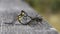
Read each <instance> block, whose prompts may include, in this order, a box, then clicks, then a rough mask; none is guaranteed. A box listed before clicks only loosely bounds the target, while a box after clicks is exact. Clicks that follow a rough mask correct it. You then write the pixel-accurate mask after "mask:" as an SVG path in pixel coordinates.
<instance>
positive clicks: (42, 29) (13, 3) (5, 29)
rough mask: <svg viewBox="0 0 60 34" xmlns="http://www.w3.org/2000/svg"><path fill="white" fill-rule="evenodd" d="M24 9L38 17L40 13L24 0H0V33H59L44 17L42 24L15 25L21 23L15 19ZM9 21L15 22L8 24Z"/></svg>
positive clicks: (30, 14)
mask: <svg viewBox="0 0 60 34" xmlns="http://www.w3.org/2000/svg"><path fill="white" fill-rule="evenodd" d="M21 10H24V11H26V12H27V13H28V15H29V16H32V17H36V15H38V14H37V13H36V12H35V10H34V9H32V8H31V7H30V6H29V5H28V4H27V3H25V2H24V1H22V0H0V34H58V32H57V31H56V30H55V29H54V28H53V27H51V26H50V25H49V24H48V22H47V21H45V20H44V19H43V21H42V23H43V25H42V24H40V25H34V27H33V26H31V25H30V26H29V25H15V24H20V23H19V22H18V21H16V20H15V18H16V16H17V15H18V14H20V11H21ZM5 22H7V23H11V22H12V23H15V24H14V25H7V24H4V23H5Z"/></svg>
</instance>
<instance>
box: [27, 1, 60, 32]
mask: <svg viewBox="0 0 60 34" xmlns="http://www.w3.org/2000/svg"><path fill="white" fill-rule="evenodd" d="M26 2H27V3H29V5H30V6H32V7H33V8H34V9H35V10H37V12H38V13H40V14H41V15H42V16H43V17H44V18H45V19H47V21H48V22H49V24H51V25H52V26H53V27H54V28H56V29H57V31H59V32H60V0H26Z"/></svg>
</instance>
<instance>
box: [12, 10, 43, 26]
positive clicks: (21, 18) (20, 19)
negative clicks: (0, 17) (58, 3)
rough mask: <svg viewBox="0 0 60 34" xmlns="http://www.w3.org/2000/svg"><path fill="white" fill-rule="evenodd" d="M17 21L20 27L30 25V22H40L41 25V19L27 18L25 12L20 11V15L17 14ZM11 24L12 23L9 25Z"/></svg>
mask: <svg viewBox="0 0 60 34" xmlns="http://www.w3.org/2000/svg"><path fill="white" fill-rule="evenodd" d="M17 20H18V22H19V23H21V24H22V25H27V24H30V23H32V22H34V23H35V22H40V23H41V24H42V18H39V17H35V18H32V17H31V16H29V15H28V14H27V13H26V12H25V11H23V10H22V11H21V14H19V15H18V16H17ZM11 24H12V23H11Z"/></svg>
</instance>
